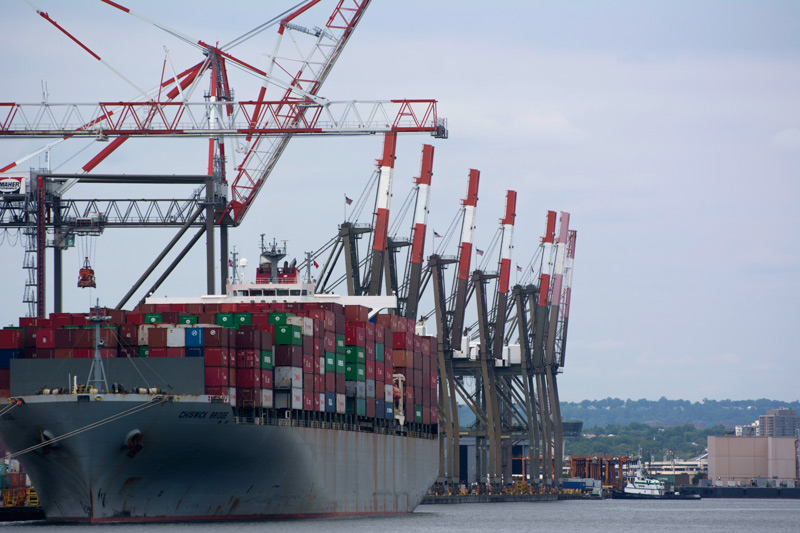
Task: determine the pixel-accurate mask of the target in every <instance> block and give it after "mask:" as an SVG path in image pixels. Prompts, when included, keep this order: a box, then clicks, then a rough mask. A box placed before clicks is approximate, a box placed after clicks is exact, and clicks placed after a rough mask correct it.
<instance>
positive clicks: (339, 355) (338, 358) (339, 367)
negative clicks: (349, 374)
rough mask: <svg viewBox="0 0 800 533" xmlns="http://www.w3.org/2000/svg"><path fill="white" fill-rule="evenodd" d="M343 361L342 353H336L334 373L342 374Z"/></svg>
mask: <svg viewBox="0 0 800 533" xmlns="http://www.w3.org/2000/svg"><path fill="white" fill-rule="evenodd" d="M345 364H346V363H345V361H344V354H343V353H337V354H336V373H337V374H344V373H345V371H344V369H345Z"/></svg>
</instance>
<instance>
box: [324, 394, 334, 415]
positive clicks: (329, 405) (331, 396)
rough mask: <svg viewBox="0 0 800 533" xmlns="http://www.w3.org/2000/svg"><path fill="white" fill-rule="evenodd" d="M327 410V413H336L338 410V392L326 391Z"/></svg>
mask: <svg viewBox="0 0 800 533" xmlns="http://www.w3.org/2000/svg"><path fill="white" fill-rule="evenodd" d="M325 412H326V413H335V412H336V393H335V392H326V393H325Z"/></svg>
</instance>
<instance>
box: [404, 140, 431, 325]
mask: <svg viewBox="0 0 800 533" xmlns="http://www.w3.org/2000/svg"><path fill="white" fill-rule="evenodd" d="M432 176H433V146H431V145H430V144H423V145H422V164H421V167H420V171H419V177H418V178H415V179H414V183H415V185H416V188H417V202H416V204H415V206H414V227H413V229H412V231H413V237H412V241H411V265H410V266H409V275H408V283H407V290H408V294H407V296H406V301H405V316H406V318H411V319H414V320H416V319H417V309H418V307H419V297H420V280H421V276H422V263H423V256H424V255H425V235H426V233H427V229H428V206H429V203H430V195H431V178H432Z"/></svg>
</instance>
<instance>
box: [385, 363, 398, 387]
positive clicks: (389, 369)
mask: <svg viewBox="0 0 800 533" xmlns="http://www.w3.org/2000/svg"><path fill="white" fill-rule="evenodd" d="M394 372H395V368H394V367H393V366H392V365H390V364H389V363H383V380H384V381H385V382H386V383H391V382H392V379H393V378H394Z"/></svg>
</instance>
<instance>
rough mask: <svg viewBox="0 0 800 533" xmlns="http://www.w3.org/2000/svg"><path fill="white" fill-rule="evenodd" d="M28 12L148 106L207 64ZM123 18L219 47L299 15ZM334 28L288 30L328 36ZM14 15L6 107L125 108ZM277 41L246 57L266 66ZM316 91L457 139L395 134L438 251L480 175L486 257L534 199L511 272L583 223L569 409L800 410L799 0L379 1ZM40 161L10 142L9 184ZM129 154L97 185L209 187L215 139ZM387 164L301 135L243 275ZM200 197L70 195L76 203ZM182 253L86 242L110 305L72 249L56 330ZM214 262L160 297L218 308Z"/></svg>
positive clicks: (160, 13) (17, 7)
mask: <svg viewBox="0 0 800 533" xmlns="http://www.w3.org/2000/svg"><path fill="white" fill-rule="evenodd" d="M34 4H36V5H37V6H38V7H39V8H40V9H41V10H42V11H47V12H48V13H49V14H50V16H51V17H53V18H54V19H55V20H56V21H58V22H59V23H61V24H62V25H63V26H64V27H65V28H67V29H68V30H69V31H70V32H72V33H73V34H75V35H76V36H77V37H78V38H80V39H82V40H83V41H84V42H85V43H86V44H87V45H88V46H89V47H91V48H92V49H93V50H95V51H96V52H97V53H98V54H99V55H100V56H102V57H103V58H104V59H105V60H106V61H107V62H108V63H109V64H111V65H112V66H114V68H115V69H117V70H118V71H120V72H122V73H124V74H125V76H126V77H128V78H129V79H130V80H132V81H134V82H135V83H136V84H137V85H139V86H140V87H144V88H149V87H152V86H154V85H155V84H156V83H158V81H159V78H160V75H161V68H162V64H163V61H164V56H165V52H164V47H166V48H168V49H169V54H170V57H171V59H172V61H173V62H174V63H175V65H176V66H175V68H176V69H182V68H185V67H186V66H189V65H192V64H194V63H196V62H198V61H200V59H201V56H200V54H199V52H198V51H196V50H195V49H193V48H191V47H189V46H187V45H185V44H183V43H181V42H180V41H177V40H176V39H175V38H173V37H171V36H169V35H167V34H165V33H163V32H161V31H159V30H156V29H154V28H153V27H151V26H149V25H148V24H146V23H144V22H142V21H140V20H137V19H134V18H132V17H129V16H126V15H124V14H122V13H120V12H118V11H116V10H114V9H112V8H110V7H108V6H105V5H103V4H102V3H101V2H98V1H95V2H89V1H72V2H56V1H53V0H37V1H35V2H34ZM125 4H126V5H129V6H130V7H131V8H132V9H134V10H136V11H139V12H141V13H142V14H144V15H145V16H148V17H150V18H152V19H155V20H158V21H161V22H164V23H165V24H168V25H170V26H172V27H174V28H177V29H179V30H181V31H183V32H185V33H187V34H189V35H192V36H195V37H197V38H201V39H203V40H205V41H207V42H217V41H218V42H220V43H226V42H228V41H230V40H232V39H233V38H235V37H237V36H238V35H240V34H242V33H244V32H245V31H247V30H249V29H251V28H253V27H254V26H256V25H257V24H259V23H260V22H263V21H266V20H268V19H269V18H271V17H272V16H273V15H275V14H277V13H278V12H279V11H281V8H282V7H284V6H285V7H288V6H289V5H291V2H277V1H275V2H230V3H225V4H221V3H219V2H199V1H192V2H156V1H137V0H127V2H125ZM326 11H327V8H322V9H321V10H320V9H319V8H318V9H317V13H318V14H317V15H316V16H311V17H309V18H307V19H303V20H300V19H298V22H299V23H301V24H305V25H308V26H314V25H321V24H322V23H324V20H325V19H326V16H327V15H326V14H323V13H326ZM0 14H1V15H2V16H0V45H1V46H2V49H3V50H4V52H5V53H4V57H3V61H2V63H3V80H4V83H3V84H2V86H1V88H0V101H5V102H38V101H41V99H42V89H41V86H42V85H41V82H42V80H46V81H47V87H48V93H49V100H50V101H51V102H96V101H100V100H106V101H108V100H126V99H132V98H134V97H135V96H136V94H135V92H134V91H133V89H132V88H131V87H130V86H129V85H127V84H126V83H125V82H124V81H122V80H121V79H120V78H118V77H117V76H115V75H114V74H113V73H112V72H110V71H109V70H108V69H106V68H104V67H103V66H102V65H100V64H99V63H98V62H97V61H95V60H93V59H92V58H91V57H90V56H89V55H88V54H86V53H85V52H84V51H82V50H81V49H80V48H78V47H77V46H76V45H75V44H74V43H72V42H71V41H69V40H68V39H67V38H66V37H65V36H63V35H62V34H60V33H59V32H58V31H57V30H56V29H55V28H53V27H52V26H50V25H49V24H48V23H47V22H46V21H45V20H43V19H42V18H40V17H39V16H37V15H36V13H35V12H34V11H33V10H32V9H31V8H30V6H29V5H28V4H27V3H25V2H24V1H21V0H19V1H16V0H14V1H5V2H3V3H2V6H0ZM273 35H274V33H273V32H272V31H270V32H267V33H266V34H263V35H261V36H260V37H259V38H257V39H253V40H251V41H248V43H247V44H246V45H245V46H242V47H240V48H237V49H236V54H237V55H239V56H241V57H242V58H243V59H245V60H246V61H249V62H251V63H254V64H256V65H260V66H264V65H265V64H266V61H267V58H266V54H267V53H269V52H270V51H271V50H272V46H273V42H274V41H273ZM237 75H238V73H237ZM232 83H233V85H234V88H235V90H236V97H237V98H238V99H240V100H247V99H254V98H255V97H256V92H255V88H254V83H255V82H254V81H253V80H252V79H247V78H242V79H241V81H237V80H232ZM321 94H322V95H323V96H326V97H327V98H329V99H331V100H350V99H361V100H375V99H389V98H435V99H437V100H438V101H439V113H440V115H442V116H444V117H446V118H447V119H448V123H449V127H450V138H449V139H447V140H436V139H432V138H431V137H427V136H424V135H408V136H403V137H401V138H400V140H399V142H398V160H397V165H396V173H395V188H394V200H393V202H394V204H393V206H398V207H399V204H401V203H402V201H403V199H404V198H405V197H406V195H407V193H408V190H409V188H410V186H411V183H412V178H413V177H414V176H416V175H417V174H418V172H419V161H420V151H421V145H422V144H423V143H432V144H434V146H435V149H436V153H435V161H434V176H433V187H432V199H431V213H430V219H429V227H430V228H431V229H436V231H437V232H439V233H442V232H443V230H445V229H446V228H447V226H448V225H449V224H450V221H451V220H452V219H453V217H454V215H455V214H456V212H457V210H458V206H459V201H460V199H461V198H463V197H464V196H465V193H466V179H467V173H468V170H469V169H470V168H477V169H479V170H480V171H481V193H480V201H479V203H478V227H477V230H476V244H477V246H478V247H482V248H483V247H485V246H488V243H489V241H490V240H491V239H492V236H493V235H494V233H495V231H496V229H497V224H498V220H499V219H500V218H501V217H502V215H503V205H504V201H505V191H506V190H507V189H514V190H517V191H518V193H519V196H518V204H517V214H518V216H517V230H516V232H515V249H514V259H513V261H514V262H515V263H518V264H521V265H523V264H527V262H528V261H529V259H530V258H531V257H532V256H533V254H534V253H535V252H536V249H537V246H538V244H539V237H540V236H541V234H542V231H543V228H544V216H545V212H546V211H547V210H548V209H552V210H557V211H568V212H570V213H571V215H572V220H571V226H572V227H573V228H574V229H576V230H577V232H578V238H577V249H576V259H575V268H574V278H573V298H572V308H571V316H570V318H571V320H570V329H569V343H568V350H567V354H566V368H565V370H564V373H563V375H561V376H560V380H559V389H560V392H561V399H562V400H570V401H580V400H583V399H596V398H604V397H608V396H613V397H622V398H633V399H637V398H648V399H658V398H659V397H661V396H666V397H668V398H683V399H689V400H701V399H703V398H709V399H726V398H730V399H747V398H756V397H758V398H760V397H766V398H773V399H780V400H797V399H798V398H799V397H800V396H798V394H799V393H798V390H800V388H798V382H799V378H798V376H800V348H799V346H800V335H798V331H800V179H799V178H798V171H800V3H798V2H795V1H764V0H759V1H731V0H725V1H722V0H720V1H700V0H695V1H674V0H673V1H651V2H633V1H607V2H589V1H586V2H578V1H573V2H570V1H562V2H555V1H553V2H538V1H519V2H514V1H506V2H493V3H488V2H471V1H437V2H423V1H410V0H406V1H402V2H399V1H394V2H388V1H383V2H381V1H376V2H374V3H373V5H372V6H371V7H370V8H369V9H368V10H367V12H366V14H365V16H364V18H363V20H362V22H361V24H360V25H359V27H358V28H357V30H356V32H355V33H354V35H353V37H352V39H351V40H350V42H349V44H348V45H347V48H346V49H345V51H344V53H343V55H342V57H341V58H340V60H339V61H338V63H337V64H336V66H335V68H334V70H333V72H332V74H331V75H330V77H329V79H328V81H327V83H326V85H325V86H324V87H323V89H322V91H321ZM42 144H43V143H42V142H38V141H19V140H13V141H8V140H3V141H1V142H0V166H4V165H5V164H6V163H8V162H10V161H14V160H16V159H18V158H20V157H22V156H23V155H25V154H26V153H29V152H31V151H33V149H35V148H37V147H38V146H40V145H42ZM131 144H133V143H131ZM103 146H104V145H98V144H97V143H94V142H90V141H75V142H74V143H64V144H63V145H62V146H59V147H58V149H56V150H53V152H52V155H51V166H52V167H53V168H54V169H57V170H59V171H64V172H76V171H77V170H78V169H79V168H80V166H82V165H83V164H84V163H85V162H86V161H88V159H90V158H91V157H92V156H93V155H94V154H95V153H96V152H97V151H98V150H99V149H101V148H102V147H103ZM125 148H126V149H124V150H120V151H119V152H118V153H115V154H114V155H113V156H112V157H110V158H109V159H108V160H107V161H106V162H105V163H103V164H102V165H101V166H100V167H98V169H97V170H98V171H101V172H109V173H123V172H124V173H135V172H142V173H176V174H199V173H204V172H205V170H206V168H205V165H206V151H207V143H206V141H204V140H195V141H185V140H183V141H172V140H158V141H149V140H143V141H141V142H138V143H137V144H136V145H135V146H131V147H127V146H126V147H125ZM381 148H382V139H381V138H380V137H359V138H353V137H347V138H315V139H312V138H303V139H295V140H293V141H292V142H291V144H290V146H289V148H288V150H287V151H286V152H285V153H284V155H283V157H282V159H281V161H280V162H279V164H278V166H277V168H276V170H275V172H274V173H273V175H272V177H271V178H270V180H269V181H268V182H267V185H266V186H265V188H264V189H263V190H262V192H261V194H260V196H259V197H258V199H257V201H256V204H255V207H254V208H253V209H252V210H251V211H250V213H249V214H248V217H247V218H246V219H245V222H244V223H243V224H242V226H241V227H239V228H237V229H234V230H232V231H231V233H230V240H231V244H232V245H236V247H237V249H238V250H239V251H241V252H242V255H244V256H245V257H249V258H251V260H255V259H256V257H257V244H258V238H259V237H258V236H259V234H261V233H264V234H265V235H266V237H267V238H268V239H271V238H273V237H275V238H278V239H288V241H289V249H290V252H292V253H294V254H297V255H301V254H302V252H304V251H306V250H313V249H316V248H318V247H319V246H321V245H322V244H323V243H324V242H325V241H327V240H328V239H329V238H330V237H332V236H333V235H334V234H335V233H336V231H337V224H339V223H340V222H341V220H342V216H343V202H342V199H343V195H344V194H345V193H347V194H348V195H349V196H350V197H355V196H358V195H359V194H360V193H361V190H362V188H363V187H364V185H365V183H366V181H367V180H368V178H369V176H370V174H371V172H372V170H373V168H374V161H375V159H376V158H378V157H379V156H380V153H381ZM81 149H83V151H82V152H81V153H80V154H78V155H77V156H75V154H76V152H77V151H79V150H81ZM73 156H75V157H73ZM70 158H72V159H70ZM43 164H44V160H43V159H42V158H36V159H34V160H31V161H30V162H29V163H27V164H26V165H27V166H39V165H43ZM188 193H189V191H187V190H186V189H177V190H176V189H173V188H169V187H162V188H153V189H152V190H142V189H137V190H122V189H120V188H116V189H111V188H105V189H103V188H100V187H95V188H94V189H89V188H79V187H76V188H74V189H73V190H72V191H70V197H73V198H89V197H95V196H97V197H136V198H142V197H173V196H174V197H185V196H188ZM364 222H368V220H364ZM409 225H410V223H409ZM171 236H172V231H171V230H108V231H107V232H106V234H105V235H104V236H103V237H101V238H99V239H97V240H96V242H95V246H96V255H95V256H94V267H95V270H96V272H97V279H98V289H97V290H95V291H83V292H81V290H79V289H77V288H76V287H75V282H76V281H77V272H78V268H79V265H80V262H81V261H82V258H81V257H79V253H78V252H77V251H76V250H71V251H69V252H67V253H66V254H65V266H64V272H65V276H64V277H65V282H64V284H65V293H64V298H65V307H66V308H67V309H66V310H69V311H76V310H78V311H83V310H86V309H87V308H88V306H89V303H90V302H93V301H94V299H95V298H100V301H101V304H106V305H109V306H111V307H113V306H114V305H116V303H117V302H118V301H119V300H120V298H121V297H122V296H123V295H124V294H125V293H126V292H127V290H128V288H129V287H130V286H131V285H132V284H133V282H134V281H135V280H136V279H137V278H138V276H139V275H140V273H141V272H142V271H143V270H144V268H145V267H146V266H147V265H148V264H149V263H150V262H151V261H152V260H153V259H154V258H155V256H156V255H157V254H158V252H159V251H160V249H161V247H162V246H163V245H164V244H165V243H166V242H167V241H168V240H169V239H170V238H171ZM429 238H430V235H429ZM2 239H3V241H2V244H0V264H2V268H3V273H4V281H5V283H4V284H3V285H2V287H0V299H1V300H0V301H2V306H0V323H2V324H9V323H16V321H17V317H18V316H20V315H24V313H25V311H26V308H25V306H23V305H22V303H21V300H22V294H23V284H24V272H23V270H22V260H23V249H22V247H21V246H20V245H19V244H17V245H16V246H11V244H13V243H14V242H15V241H16V239H17V236H16V233H15V232H11V233H7V234H4V235H2ZM445 253H450V254H453V253H455V249H451V250H447V251H446V252H445ZM251 264H252V261H251ZM204 265H205V261H204V250H203V247H198V249H197V250H195V251H193V252H192V253H191V254H190V255H189V256H188V258H187V262H185V263H184V265H183V266H182V267H181V268H180V271H179V275H177V276H173V278H172V279H170V280H169V281H168V282H167V283H165V284H164V285H163V286H162V289H161V290H160V291H159V293H158V294H159V295H169V296H179V295H197V294H200V293H203V292H204V291H205V273H204ZM139 297H141V295H140V294H137V299H138V298H139ZM48 301H49V304H50V305H51V306H52V296H49V297H48Z"/></svg>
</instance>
